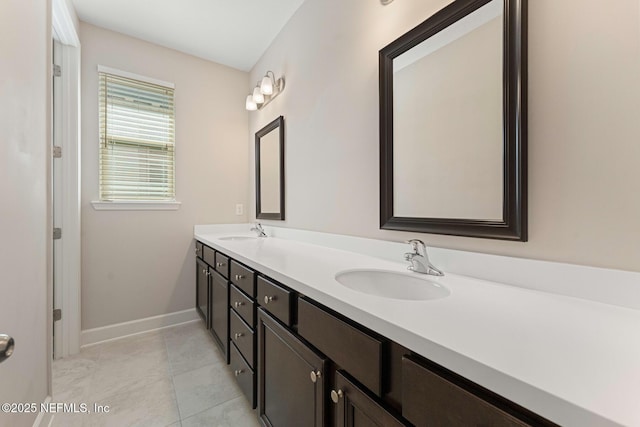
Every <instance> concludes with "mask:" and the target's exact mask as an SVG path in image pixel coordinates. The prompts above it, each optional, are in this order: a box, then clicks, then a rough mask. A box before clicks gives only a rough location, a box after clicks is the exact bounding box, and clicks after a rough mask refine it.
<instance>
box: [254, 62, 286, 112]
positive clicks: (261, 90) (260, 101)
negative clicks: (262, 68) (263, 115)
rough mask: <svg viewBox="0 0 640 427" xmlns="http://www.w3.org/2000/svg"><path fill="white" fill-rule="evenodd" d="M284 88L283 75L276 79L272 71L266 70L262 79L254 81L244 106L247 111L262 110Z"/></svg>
mask: <svg viewBox="0 0 640 427" xmlns="http://www.w3.org/2000/svg"><path fill="white" fill-rule="evenodd" d="M283 90H284V77H280V78H279V79H276V76H275V74H273V71H267V74H265V75H264V77H263V78H262V80H260V81H259V82H257V83H256V87H255V88H253V92H252V93H250V94H249V95H247V101H246V103H245V108H246V109H247V110H249V111H255V110H262V109H263V108H264V107H265V105H267V104H268V103H270V102H271V101H273V99H274V98H275V97H276V96H278V95H280V93H282V91H283Z"/></svg>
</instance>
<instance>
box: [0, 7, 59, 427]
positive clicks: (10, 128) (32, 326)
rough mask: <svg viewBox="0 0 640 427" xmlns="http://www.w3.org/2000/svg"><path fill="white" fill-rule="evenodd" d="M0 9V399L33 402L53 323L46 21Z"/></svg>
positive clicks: (38, 397) (6, 418)
mask: <svg viewBox="0 0 640 427" xmlns="http://www.w3.org/2000/svg"><path fill="white" fill-rule="evenodd" d="M0 9H1V10H2V12H1V13H0V65H1V67H2V72H1V73H0V223H1V224H2V228H1V231H0V334H7V335H10V336H12V337H13V338H14V339H15V351H14V352H13V354H12V355H11V357H9V358H8V359H6V360H4V361H3V362H2V363H0V384H1V385H2V386H1V387H0V404H5V403H9V404H17V403H19V402H22V403H24V402H34V403H37V404H39V403H40V402H43V401H44V400H45V399H46V397H47V395H48V391H49V377H50V374H49V369H50V360H51V344H50V341H49V340H50V339H51V332H50V328H51V327H52V326H51V322H50V316H51V313H50V310H51V303H50V301H51V300H50V298H51V294H50V292H51V290H50V289H49V288H48V283H49V279H48V277H49V274H50V273H49V271H50V270H51V268H50V265H49V262H48V254H49V253H50V247H51V235H50V233H51V219H50V215H51V210H50V202H49V200H50V190H49V185H50V178H49V176H50V173H51V168H50V163H51V158H50V156H49V151H50V149H49V147H50V144H51V142H50V141H51V138H50V133H51V126H50V111H51V108H50V103H51V95H50V93H51V92H50V91H51V88H50V83H49V80H48V76H49V70H50V67H51V65H50V64H51V57H50V51H51V41H50V38H49V27H50V22H49V21H50V20H49V12H48V10H47V2H44V1H42V2H41V1H17V0H16V1H3V2H2V7H1V8H0ZM6 408H7V407H6V406H5V407H2V408H0V409H2V410H0V426H1V427H5V426H11V427H23V426H31V425H33V422H34V420H35V418H36V416H37V413H17V412H11V411H9V412H5V411H4V410H5V409H6ZM9 409H13V408H11V407H10V408H9ZM16 409H17V408H16Z"/></svg>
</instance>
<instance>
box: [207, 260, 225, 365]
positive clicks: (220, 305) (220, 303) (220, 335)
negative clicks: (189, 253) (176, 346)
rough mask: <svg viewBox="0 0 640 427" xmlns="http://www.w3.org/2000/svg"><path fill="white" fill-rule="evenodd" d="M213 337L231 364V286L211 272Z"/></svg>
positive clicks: (210, 299)
mask: <svg viewBox="0 0 640 427" xmlns="http://www.w3.org/2000/svg"><path fill="white" fill-rule="evenodd" d="M210 277H211V292H210V295H209V296H210V298H209V301H210V302H209V304H210V311H211V335H213V338H215V340H216V342H217V343H218V346H219V347H220V350H221V351H222V354H223V355H224V359H225V361H226V362H227V363H229V308H228V307H229V284H228V283H227V279H225V278H224V277H222V276H221V275H219V274H218V273H216V272H211V276H210Z"/></svg>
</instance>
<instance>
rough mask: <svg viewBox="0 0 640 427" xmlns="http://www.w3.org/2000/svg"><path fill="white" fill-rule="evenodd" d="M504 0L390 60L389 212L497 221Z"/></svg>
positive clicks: (499, 212)
mask: <svg viewBox="0 0 640 427" xmlns="http://www.w3.org/2000/svg"><path fill="white" fill-rule="evenodd" d="M502 15H503V8H502V0H493V1H491V2H490V3H488V4H486V5H484V6H482V7H481V8H479V9H478V10H476V11H474V12H473V13H470V14H469V15H467V16H466V17H464V18H463V19H461V20H459V21H457V22H455V23H454V24H452V25H450V26H449V27H447V28H445V29H444V30H442V31H440V32H439V33H437V34H435V35H434V36H432V37H430V38H428V39H427V40H425V41H423V42H422V43H420V44H418V45H417V46H415V47H414V48H412V49H409V50H408V51H406V52H405V53H403V54H402V55H400V56H398V57H396V58H395V59H394V61H393V84H394V87H393V114H394V115H393V123H394V127H393V132H394V133H393V141H394V144H393V162H394V164H393V182H394V187H395V189H396V191H395V193H394V196H395V197H394V201H393V202H394V205H393V211H394V214H395V215H398V216H405V217H428V218H467V219H477V218H485V219H491V220H500V219H502V203H503V200H502V193H503V183H502V179H503V167H502V158H503V147H502V126H503V124H502V26H503V22H502Z"/></svg>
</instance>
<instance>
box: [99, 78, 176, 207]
mask: <svg viewBox="0 0 640 427" xmlns="http://www.w3.org/2000/svg"><path fill="white" fill-rule="evenodd" d="M99 77H100V89H99V90H100V94H99V100H100V112H99V114H100V199H101V200H106V201H115V200H174V199H175V116H174V104H173V88H171V87H166V86H162V85H158V84H152V83H147V82H144V81H140V80H135V79H131V78H127V77H122V76H118V75H114V74H110V73H106V72H99Z"/></svg>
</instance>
